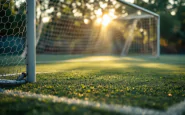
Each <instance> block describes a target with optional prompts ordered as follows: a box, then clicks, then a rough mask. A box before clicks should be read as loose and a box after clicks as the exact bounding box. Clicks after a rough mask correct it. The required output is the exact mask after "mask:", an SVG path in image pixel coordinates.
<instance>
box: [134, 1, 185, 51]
mask: <svg viewBox="0 0 185 115" xmlns="http://www.w3.org/2000/svg"><path fill="white" fill-rule="evenodd" d="M135 4H137V5H139V6H142V7H144V8H146V9H149V10H151V11H153V12H156V13H158V14H159V15H160V17H161V25H160V26H161V28H160V29H161V53H178V54H179V53H183V54H184V53H185V0H148V2H146V0H135Z"/></svg>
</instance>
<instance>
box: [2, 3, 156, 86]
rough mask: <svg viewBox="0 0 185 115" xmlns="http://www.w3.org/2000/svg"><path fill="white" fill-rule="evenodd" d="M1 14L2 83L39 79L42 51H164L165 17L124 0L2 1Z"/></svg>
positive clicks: (136, 53)
mask: <svg viewBox="0 0 185 115" xmlns="http://www.w3.org/2000/svg"><path fill="white" fill-rule="evenodd" d="M0 14H1V17H0V58H1V62H0V79H1V78H2V79H1V80H0V83H1V82H2V81H3V82H2V83H7V82H8V83H24V82H35V81H36V79H35V63H36V62H35V61H36V59H35V57H36V55H37V56H38V57H39V56H41V57H49V56H55V58H57V56H58V57H60V56H61V55H70V56H85V55H117V56H153V57H159V56H160V16H159V15H158V14H156V13H153V12H151V11H149V10H147V9H144V8H142V7H140V6H137V5H135V4H132V3H128V2H125V1H123V0H79V1H76V0H9V1H7V0H1V1H0ZM50 59H51V60H46V61H52V59H53V58H50ZM43 60H44V58H43ZM5 81H6V82H5Z"/></svg>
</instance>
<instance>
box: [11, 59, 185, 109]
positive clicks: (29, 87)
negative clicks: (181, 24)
mask: <svg viewBox="0 0 185 115" xmlns="http://www.w3.org/2000/svg"><path fill="white" fill-rule="evenodd" d="M37 59H38V58H37ZM49 59H52V60H51V61H52V62H50V63H49V64H46V63H45V64H42V63H38V64H37V72H40V73H39V74H37V82H36V83H28V84H24V85H21V86H17V87H13V88H8V89H12V90H22V91H26V92H27V91H30V92H34V93H41V94H50V95H56V96H59V97H60V96H65V97H69V98H79V99H83V100H90V101H98V102H103V103H111V104H121V105H130V106H139V107H142V108H150V109H159V110H166V109H167V108H168V107H170V106H171V105H173V104H176V103H179V102H180V101H183V100H184V99H185V85H184V84H185V56H161V57H160V59H155V58H145V57H118V56H93V57H92V56H76V57H73V58H72V56H66V57H65V56H64V57H62V56H59V57H53V56H51V57H50V56H48V57H46V58H43V60H42V62H46V61H49ZM38 61H39V60H38ZM42 72H44V73H42ZM47 105H48V104H47Z"/></svg>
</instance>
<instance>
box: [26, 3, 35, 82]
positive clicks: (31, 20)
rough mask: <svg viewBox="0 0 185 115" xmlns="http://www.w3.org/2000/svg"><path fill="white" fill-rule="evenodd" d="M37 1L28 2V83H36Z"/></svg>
mask: <svg viewBox="0 0 185 115" xmlns="http://www.w3.org/2000/svg"><path fill="white" fill-rule="evenodd" d="M35 1H36V0H27V1H26V2H27V81H28V82H36V73H35V69H36V42H35V41H36V18H35V14H36V10H35V8H36V2H35Z"/></svg>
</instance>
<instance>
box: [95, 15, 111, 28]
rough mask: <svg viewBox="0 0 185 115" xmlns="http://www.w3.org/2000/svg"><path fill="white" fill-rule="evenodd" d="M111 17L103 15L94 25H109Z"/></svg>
mask: <svg viewBox="0 0 185 115" xmlns="http://www.w3.org/2000/svg"><path fill="white" fill-rule="evenodd" d="M112 19H113V18H112V17H111V16H109V15H108V14H105V15H103V16H102V17H99V18H97V19H96V23H97V24H98V25H99V24H102V25H103V26H107V25H109V23H110V22H111V21H112Z"/></svg>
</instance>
